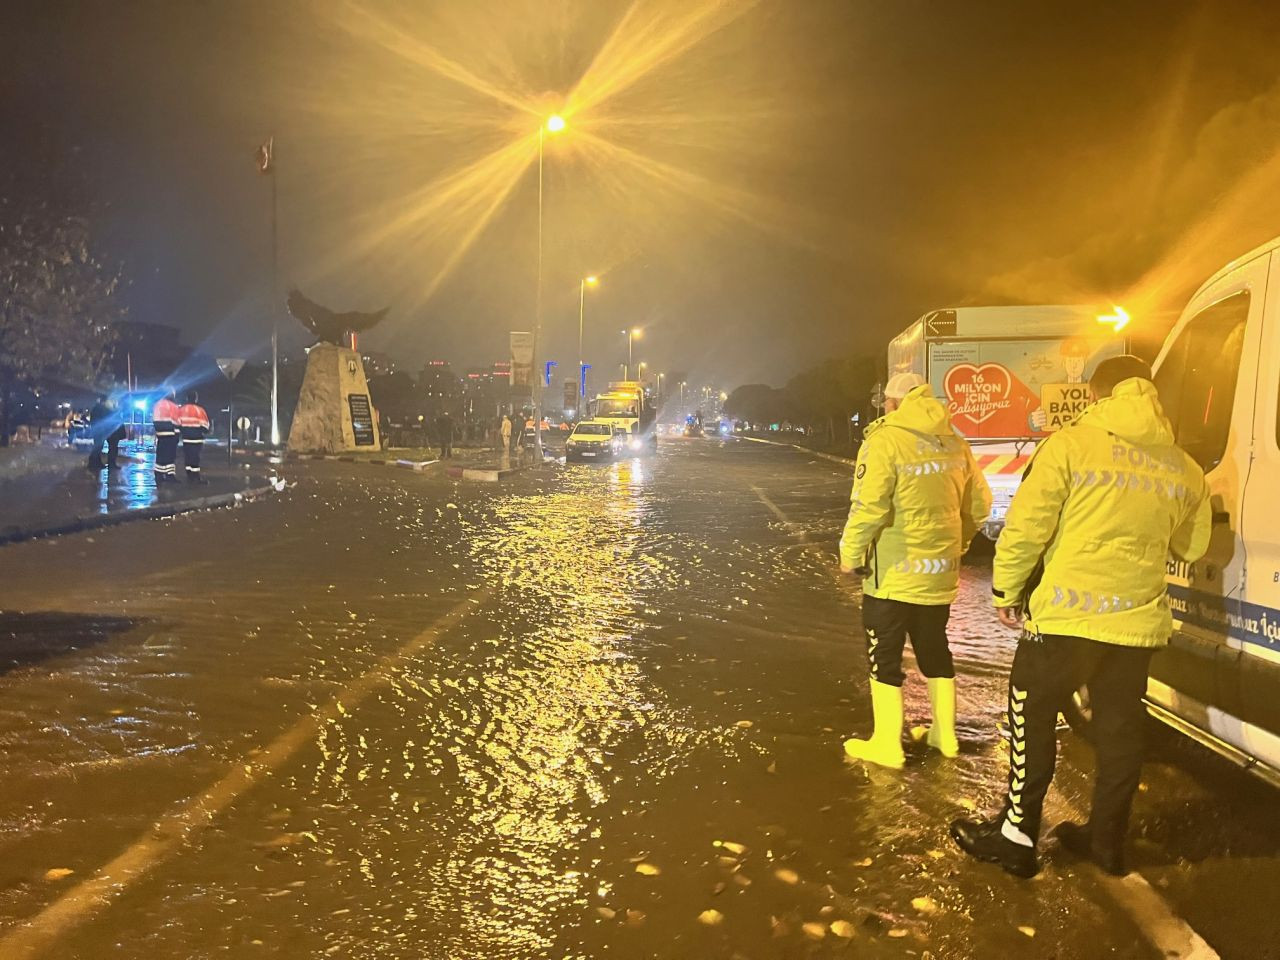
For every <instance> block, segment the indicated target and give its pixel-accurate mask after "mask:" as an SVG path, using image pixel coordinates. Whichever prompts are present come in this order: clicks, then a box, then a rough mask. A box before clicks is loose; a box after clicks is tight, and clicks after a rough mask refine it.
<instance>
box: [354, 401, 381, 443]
mask: <svg viewBox="0 0 1280 960" xmlns="http://www.w3.org/2000/svg"><path fill="white" fill-rule="evenodd" d="M347 403H348V404H350V406H351V432H352V433H353V434H354V435H355V440H356V446H357V447H372V446H375V445H376V443H377V441H376V440H375V439H374V433H373V410H372V409H371V408H370V406H369V395H368V394H365V393H351V394H348V395H347Z"/></svg>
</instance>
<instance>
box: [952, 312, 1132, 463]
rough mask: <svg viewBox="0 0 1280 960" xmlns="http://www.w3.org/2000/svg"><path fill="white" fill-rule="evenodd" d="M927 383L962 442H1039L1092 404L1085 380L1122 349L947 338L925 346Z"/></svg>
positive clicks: (1103, 343)
mask: <svg viewBox="0 0 1280 960" xmlns="http://www.w3.org/2000/svg"><path fill="white" fill-rule="evenodd" d="M928 349H929V364H928V370H929V383H930V385H931V386H932V387H933V391H934V395H935V396H937V397H939V398H941V399H942V400H943V401H944V402H945V403H946V404H947V405H948V408H949V409H950V411H951V422H952V424H953V425H954V426H955V428H956V429H957V430H958V431H959V432H960V433H961V434H962V435H963V436H965V437H968V438H970V439H984V440H1007V439H1016V438H1020V437H1044V436H1047V435H1048V434H1050V433H1053V432H1054V431H1056V430H1060V429H1062V428H1063V427H1064V426H1066V425H1067V424H1068V423H1070V422H1071V420H1072V419H1074V418H1075V417H1077V416H1079V415H1080V414H1081V413H1082V412H1083V411H1084V409H1085V407H1087V406H1088V404H1089V389H1088V386H1087V384H1088V380H1089V375H1090V374H1091V373H1092V372H1093V369H1094V367H1096V366H1097V365H1098V363H1099V362H1100V361H1102V360H1104V359H1106V358H1107V357H1112V356H1117V355H1119V354H1120V353H1122V352H1123V351H1124V347H1123V344H1122V343H1121V342H1120V341H1117V340H1115V339H1102V338H1099V339H1097V340H1087V339H1085V338H1083V337H1071V338H1068V339H1064V340H1056V339H1048V340H951V341H943V342H937V343H930V344H929V345H928Z"/></svg>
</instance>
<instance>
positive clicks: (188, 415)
mask: <svg viewBox="0 0 1280 960" xmlns="http://www.w3.org/2000/svg"><path fill="white" fill-rule="evenodd" d="M178 426H180V427H195V428H199V429H201V430H208V429H209V414H207V413H205V412H204V407H202V406H200V404H198V403H184V404H183V405H182V406H181V407H179V408H178Z"/></svg>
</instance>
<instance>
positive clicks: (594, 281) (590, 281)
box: [587, 277, 600, 287]
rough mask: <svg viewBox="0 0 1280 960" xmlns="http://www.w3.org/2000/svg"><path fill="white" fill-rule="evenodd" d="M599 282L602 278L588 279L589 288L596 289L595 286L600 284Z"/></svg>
mask: <svg viewBox="0 0 1280 960" xmlns="http://www.w3.org/2000/svg"><path fill="white" fill-rule="evenodd" d="M599 282H600V278H599V277H587V286H588V287H594V286H595V285H596V284H597V283H599Z"/></svg>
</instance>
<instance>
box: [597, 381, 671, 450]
mask: <svg viewBox="0 0 1280 960" xmlns="http://www.w3.org/2000/svg"><path fill="white" fill-rule="evenodd" d="M591 416H592V419H594V420H598V421H603V422H606V423H611V424H613V425H614V426H615V427H617V428H618V429H619V430H622V431H624V432H625V433H626V436H627V448H628V450H629V451H630V452H631V453H641V452H643V451H644V450H646V449H648V450H650V451H654V452H656V451H657V449H658V431H657V430H656V429H655V421H656V420H657V417H658V411H657V408H656V407H654V406H653V404H652V402H651V401H650V400H649V398H648V397H646V396H645V392H644V385H643V384H641V383H640V381H638V380H615V381H612V382H610V384H609V389H608V390H607V391H605V392H604V393H601V394H599V395H597V396H596V398H595V399H594V400H592V401H591Z"/></svg>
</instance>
